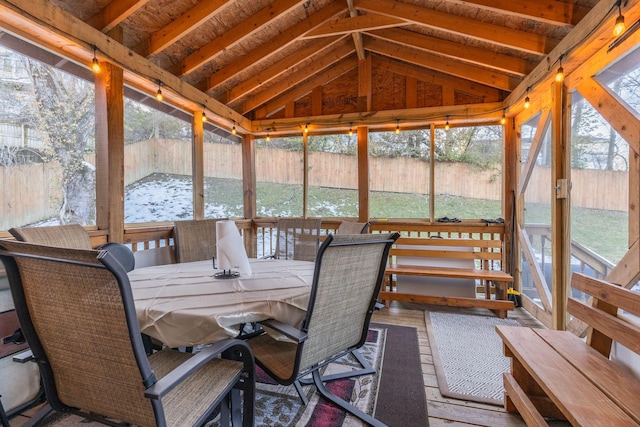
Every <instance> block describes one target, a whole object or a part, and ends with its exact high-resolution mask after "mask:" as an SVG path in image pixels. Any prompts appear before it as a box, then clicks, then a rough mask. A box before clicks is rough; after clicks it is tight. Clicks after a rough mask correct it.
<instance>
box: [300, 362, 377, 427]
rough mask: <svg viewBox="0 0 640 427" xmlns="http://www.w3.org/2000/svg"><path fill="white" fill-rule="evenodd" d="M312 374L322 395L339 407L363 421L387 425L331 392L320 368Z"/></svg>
mask: <svg viewBox="0 0 640 427" xmlns="http://www.w3.org/2000/svg"><path fill="white" fill-rule="evenodd" d="M312 376H313V383H314V384H315V386H316V388H317V389H318V393H320V395H321V396H322V397H324V398H325V399H327V400H329V401H331V402H333V403H334V404H336V405H338V406H339V407H341V408H342V409H344V410H345V411H347V412H349V413H350V414H352V415H354V416H356V417H358V418H360V419H361V420H362V421H364V422H365V423H367V424H369V425H370V426H374V427H386V424H384V423H383V422H381V421H378V420H376V419H375V418H373V417H372V416H371V415H369V414H367V413H366V412H363V411H361V410H360V409H358V408H356V407H355V406H353V405H352V404H351V403H349V402H347V401H346V400H342V399H340V398H339V397H338V396H336V395H335V394H333V393H331V392H330V391H329V390H328V389H327V387H325V385H324V383H323V382H322V377H321V376H320V373H319V372H318V370H315V371H313V373H312Z"/></svg>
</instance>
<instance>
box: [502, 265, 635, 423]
mask: <svg viewBox="0 0 640 427" xmlns="http://www.w3.org/2000/svg"><path fill="white" fill-rule="evenodd" d="M572 287H573V288H575V289H579V290H581V291H583V292H585V293H588V294H590V295H594V296H596V297H597V298H594V300H593V301H594V304H593V305H592V306H589V305H587V304H585V303H583V302H581V301H578V300H577V299H574V298H570V299H569V302H568V311H569V312H570V313H571V314H573V315H574V316H576V317H578V318H579V319H580V320H582V321H584V322H586V323H587V324H589V325H590V327H589V334H588V337H587V340H586V342H585V341H583V340H582V339H581V338H579V337H577V336H575V335H574V334H572V333H571V332H568V331H553V330H547V329H532V328H523V327H506V326H498V327H496V330H497V332H498V334H499V335H500V336H501V337H502V340H503V343H504V352H505V355H506V356H508V357H511V361H512V363H511V372H510V373H505V374H504V386H505V390H506V393H505V408H506V409H507V410H508V411H510V412H519V413H520V414H521V415H522V417H523V419H524V420H525V422H526V423H527V425H528V426H546V425H548V423H547V420H546V419H545V418H555V419H563V420H567V421H569V422H570V423H571V425H574V426H605V425H607V426H608V425H611V426H638V425H640V403H638V396H640V380H639V379H638V377H637V376H636V375H635V374H633V373H631V372H630V371H629V370H627V369H626V368H624V367H622V366H621V365H620V364H618V363H617V362H615V361H612V360H610V358H609V352H610V349H611V345H612V342H613V341H614V340H615V341H617V342H618V343H620V344H622V345H624V346H625V347H627V348H629V349H631V350H632V351H634V352H635V353H638V352H639V351H640V327H638V326H637V325H634V324H632V323H628V322H625V321H623V320H621V319H619V318H618V317H617V313H618V308H622V309H624V310H627V311H629V312H631V313H633V314H635V315H638V314H639V313H640V295H639V294H635V293H633V292H631V291H629V290H626V289H624V288H621V287H619V286H616V285H613V284H610V283H607V282H604V281H601V280H597V279H593V278H589V277H587V276H584V275H582V274H579V273H574V275H573V278H572Z"/></svg>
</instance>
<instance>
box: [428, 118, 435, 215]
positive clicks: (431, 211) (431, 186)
mask: <svg viewBox="0 0 640 427" xmlns="http://www.w3.org/2000/svg"><path fill="white" fill-rule="evenodd" d="M429 130H430V132H429V147H430V149H429V151H430V152H431V157H430V158H429V220H430V221H431V223H434V222H435V221H436V183H435V178H436V158H435V156H434V155H433V153H435V149H436V125H435V124H434V123H431V126H430V129H429Z"/></svg>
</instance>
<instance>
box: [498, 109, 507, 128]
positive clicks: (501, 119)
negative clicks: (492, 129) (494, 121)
mask: <svg viewBox="0 0 640 427" xmlns="http://www.w3.org/2000/svg"><path fill="white" fill-rule="evenodd" d="M506 123H507V116H506V115H505V114H504V110H502V117H501V118H500V124H501V125H504V124H506Z"/></svg>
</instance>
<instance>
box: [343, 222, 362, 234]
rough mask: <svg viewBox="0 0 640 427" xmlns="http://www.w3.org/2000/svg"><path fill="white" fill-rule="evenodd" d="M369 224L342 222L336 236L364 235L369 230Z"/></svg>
mask: <svg viewBox="0 0 640 427" xmlns="http://www.w3.org/2000/svg"><path fill="white" fill-rule="evenodd" d="M369 225H370V224H369V223H368V222H354V221H342V222H341V223H340V225H339V226H338V229H337V230H336V234H364V233H366V232H367V230H368V229H369Z"/></svg>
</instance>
